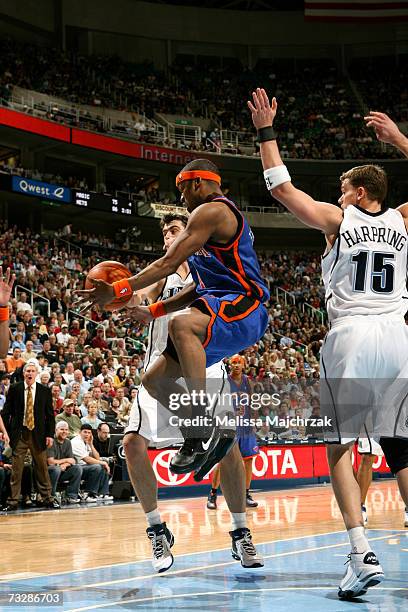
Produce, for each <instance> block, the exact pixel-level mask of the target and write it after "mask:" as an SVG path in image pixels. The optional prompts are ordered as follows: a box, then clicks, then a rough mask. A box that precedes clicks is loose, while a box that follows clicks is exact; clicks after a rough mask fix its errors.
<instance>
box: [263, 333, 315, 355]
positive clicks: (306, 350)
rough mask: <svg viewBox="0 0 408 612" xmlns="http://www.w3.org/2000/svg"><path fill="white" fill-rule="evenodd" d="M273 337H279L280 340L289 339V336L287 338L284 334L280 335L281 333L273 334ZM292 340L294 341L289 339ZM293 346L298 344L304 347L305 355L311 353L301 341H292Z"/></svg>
mask: <svg viewBox="0 0 408 612" xmlns="http://www.w3.org/2000/svg"><path fill="white" fill-rule="evenodd" d="M271 333H272V336H279V337H280V338H287V337H288V336H285V335H284V334H280V333H279V332H276V331H274V332H271ZM289 339H290V340H292V338H289ZM292 342H293V344H297V345H299V346H303V348H304V349H305V355H306V356H307V355H308V352H309V348H308V346H307V344H303V342H299V340H292Z"/></svg>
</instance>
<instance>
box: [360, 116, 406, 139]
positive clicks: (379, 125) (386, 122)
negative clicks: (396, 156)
mask: <svg viewBox="0 0 408 612" xmlns="http://www.w3.org/2000/svg"><path fill="white" fill-rule="evenodd" d="M364 121H365V122H366V125H367V127H372V128H374V131H375V135H376V136H377V138H378V140H380V141H381V142H386V143H388V144H392V145H396V144H397V143H398V141H399V140H400V138H401V137H402V136H403V135H402V132H401V131H400V129H399V128H398V126H397V124H396V123H395V122H394V121H393V120H392V119H390V118H389V117H388V115H386V114H385V113H379V112H377V111H370V114H369V115H367V117H364Z"/></svg>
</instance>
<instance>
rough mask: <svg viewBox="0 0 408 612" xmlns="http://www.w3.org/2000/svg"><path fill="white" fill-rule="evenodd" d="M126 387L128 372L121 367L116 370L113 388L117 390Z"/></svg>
mask: <svg viewBox="0 0 408 612" xmlns="http://www.w3.org/2000/svg"><path fill="white" fill-rule="evenodd" d="M125 385H126V370H125V368H124V367H122V366H121V367H120V368H118V369H117V370H116V374H115V376H114V377H113V386H114V388H115V389H119V388H120V387H124V386H125Z"/></svg>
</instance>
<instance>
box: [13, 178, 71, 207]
mask: <svg viewBox="0 0 408 612" xmlns="http://www.w3.org/2000/svg"><path fill="white" fill-rule="evenodd" d="M11 188H12V190H13V191H17V192H18V193H24V194H25V195H30V196H35V197H37V198H43V199H46V200H54V201H55V202H71V190H70V189H69V188H68V187H61V186H59V185H51V184H50V183H43V182H42V181H35V180H34V179H28V178H23V177H21V176H13V177H12V183H11Z"/></svg>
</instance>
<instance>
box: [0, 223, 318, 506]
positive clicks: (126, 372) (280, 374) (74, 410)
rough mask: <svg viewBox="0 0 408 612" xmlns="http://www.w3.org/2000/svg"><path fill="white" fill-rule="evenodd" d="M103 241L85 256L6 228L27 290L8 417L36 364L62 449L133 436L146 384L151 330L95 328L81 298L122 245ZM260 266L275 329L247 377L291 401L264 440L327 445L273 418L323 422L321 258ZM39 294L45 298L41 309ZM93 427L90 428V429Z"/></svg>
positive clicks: (249, 360)
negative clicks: (79, 307) (131, 423)
mask: <svg viewBox="0 0 408 612" xmlns="http://www.w3.org/2000/svg"><path fill="white" fill-rule="evenodd" d="M93 238H94V240H93V243H94V244H93V246H92V249H91V251H90V254H89V255H86V254H84V253H83V254H82V256H81V257H80V256H79V255H73V254H72V252H71V254H70V253H68V252H67V251H66V250H65V249H64V248H60V247H57V246H54V245H53V244H52V243H51V242H50V241H49V240H48V239H47V238H46V237H44V236H40V235H38V234H35V233H34V232H32V231H31V230H29V229H20V228H17V227H7V225H6V224H0V248H1V252H2V254H3V266H4V267H8V266H10V267H11V268H12V270H13V271H14V272H15V274H16V286H18V287H17V293H16V296H15V297H13V298H12V300H11V314H10V351H9V355H8V356H7V358H6V359H4V360H1V361H0V409H1V408H2V407H3V406H4V403H5V401H6V397H7V392H8V389H9V387H10V384H12V383H13V382H15V381H17V380H19V379H21V376H22V367H23V366H24V364H25V363H27V362H28V361H30V360H34V361H35V363H36V364H38V368H39V372H38V382H40V383H42V384H44V385H47V386H49V387H50V388H51V394H52V398H53V407H54V414H55V417H56V423H57V425H58V424H60V425H58V429H57V434H58V436H59V437H60V438H61V444H62V442H63V439H64V438H68V439H69V440H74V441H76V442H75V443H74V444H73V447H75V444H79V446H80V447H82V446H81V445H82V444H83V442H84V440H85V438H86V436H87V435H88V434H89V429H90V430H91V433H92V432H93V435H94V437H95V436H98V435H102V436H103V435H105V434H106V438H107V437H108V435H109V432H123V429H124V427H125V426H126V424H127V422H128V420H129V412H130V407H131V405H132V402H133V401H134V399H135V397H136V395H137V392H138V385H139V384H140V380H141V377H142V375H143V360H144V355H145V351H146V345H147V339H148V328H147V327H146V326H144V325H140V324H138V323H134V324H133V325H131V326H129V325H128V324H124V323H123V317H121V315H120V314H119V313H110V312H106V313H102V314H97V313H96V312H92V313H91V314H90V315H89V317H90V318H89V320H86V319H84V318H82V317H81V316H79V315H78V314H77V313H76V311H75V306H74V304H73V300H74V297H73V291H74V290H75V289H79V288H82V287H83V284H84V278H85V276H86V273H87V271H88V270H89V269H90V268H91V267H92V266H93V265H94V264H96V263H97V261H99V260H100V259H101V258H102V259H103V258H104V255H103V254H104V249H106V248H109V247H113V246H115V242H114V240H113V239H111V238H107V237H104V238H103V237H96V236H94V237H93ZM91 239H92V236H90V235H87V234H85V233H83V232H82V233H81V232H76V231H73V230H72V233H71V235H70V240H76V241H77V243H78V244H83V245H85V244H88V245H89V243H90V241H91ZM115 258H117V259H119V258H120V259H121V261H122V262H123V263H125V264H126V265H127V266H128V267H129V269H130V270H131V271H132V273H137V272H138V271H140V270H141V269H143V268H144V267H145V266H146V264H147V263H148V261H147V260H146V259H143V258H142V257H141V256H140V255H136V254H132V253H126V252H125V251H123V249H122V254H121V257H119V255H115ZM260 263H261V269H262V274H263V276H264V277H265V279H266V280H267V282H268V284H269V286H270V289H271V299H270V302H269V304H268V306H269V326H268V330H267V332H266V334H265V336H264V337H263V338H262V340H261V341H260V342H259V343H258V344H257V345H254V346H252V347H249V348H248V349H247V350H246V351H245V358H246V368H245V372H246V373H247V374H248V376H249V378H250V379H251V381H252V385H253V391H254V393H258V394H260V393H263V394H265V393H266V394H269V395H273V394H274V393H279V394H280V396H281V400H282V401H281V404H280V405H279V406H275V405H273V404H272V403H271V404H270V405H268V404H266V405H263V406H262V407H261V409H260V412H259V414H258V416H259V417H260V418H261V419H262V420H263V425H262V426H261V427H259V428H258V430H257V435H258V437H259V439H260V441H262V442H263V443H265V442H268V441H271V440H276V439H281V440H286V439H292V440H293V439H307V438H318V437H319V436H318V434H319V431H318V430H313V429H310V430H307V428H305V427H290V426H285V425H283V424H282V423H281V424H280V425H279V424H276V425H271V424H270V423H268V422H267V419H266V416H268V415H269V416H270V417H272V418H273V416H277V417H278V418H279V419H285V418H286V417H287V416H302V417H308V416H318V415H319V402H318V387H319V363H318V358H319V351H320V347H321V344H322V341H323V337H324V335H325V333H326V327H325V325H324V324H323V323H322V321H321V319H320V317H316V316H314V315H313V313H312V312H311V311H309V312H308V311H306V312H302V306H303V305H304V304H310V305H311V306H313V307H314V308H315V309H317V310H319V309H322V308H323V303H324V299H323V291H322V287H321V284H320V277H319V260H318V256H317V255H316V254H310V253H306V252H305V253H302V252H296V253H286V254H279V253H276V254H275V255H272V256H262V255H260ZM23 288H25V289H23ZM282 290H284V291H286V292H287V294H284V293H283V292H282ZM30 291H35V292H36V295H34V297H33V303H32V302H31V294H30ZM285 295H286V296H287V298H286V302H287V303H285V298H284V296H285ZM291 296H292V297H291ZM48 300H49V302H48ZM227 361H228V360H227ZM84 425H87V426H88V428H89V429H88V430H83V426H84ZM65 429H66V430H67V431H65ZM87 431H88V433H86V432H87ZM65 434H66V435H65ZM78 436H79V437H78ZM81 440H82V441H81ZM0 460H1V458H0ZM85 471H86V470H85ZM54 472H55V470H54ZM54 472H53V473H54ZM104 487H105V492H104V493H102V494H103V495H108V492H107V491H106V482H105V484H104ZM95 499H96V496H95ZM89 501H93V500H92V497H91V499H90V500H89ZM26 503H27V504H29V500H28V497H27V496H26ZM72 503H74V502H72Z"/></svg>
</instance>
